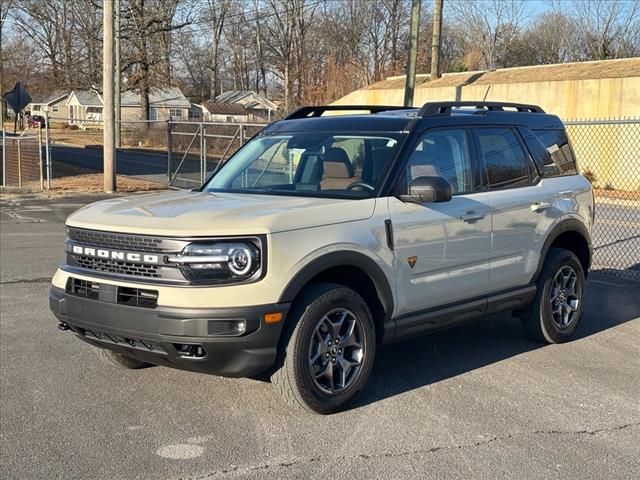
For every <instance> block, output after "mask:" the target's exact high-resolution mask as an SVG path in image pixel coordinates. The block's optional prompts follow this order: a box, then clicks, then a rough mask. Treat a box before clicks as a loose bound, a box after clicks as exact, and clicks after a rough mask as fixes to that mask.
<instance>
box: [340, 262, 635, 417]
mask: <svg viewBox="0 0 640 480" xmlns="http://www.w3.org/2000/svg"><path fill="white" fill-rule="evenodd" d="M638 291H640V282H634V281H629V280H623V279H618V278H615V277H609V276H605V275H599V274H593V275H592V276H591V278H590V281H589V286H588V290H587V294H588V297H587V307H586V310H585V314H584V316H583V318H582V322H581V324H580V326H579V327H578V330H577V332H576V336H575V337H574V340H573V341H576V340H579V339H582V338H585V337H589V336H591V335H594V334H597V333H599V332H602V331H604V330H607V329H610V328H613V327H616V326H618V325H621V324H623V323H626V322H629V321H631V320H634V319H637V318H640V299H639V298H638V296H637V292H638ZM544 347H545V345H544V344H541V343H537V342H534V341H532V340H529V339H528V338H527V337H526V336H525V334H524V330H523V329H522V327H521V326H520V321H519V319H517V318H513V317H511V316H510V315H509V314H500V315H494V316H491V317H487V318H486V319H483V320H479V321H477V322H474V323H470V324H467V325H461V326H458V327H455V328H451V329H448V330H443V331H440V332H434V333H432V334H428V335H424V336H422V337H419V338H415V339H411V340H407V341H403V342H399V343H396V344H391V345H388V346H384V347H381V348H380V349H379V350H378V352H377V354H376V363H375V366H374V370H373V373H372V376H371V378H370V380H369V383H368V385H367V387H365V389H364V391H363V392H362V393H361V395H359V396H358V397H356V399H355V402H354V403H353V404H352V405H351V408H357V407H361V406H364V405H367V404H370V403H373V402H377V401H379V400H383V399H386V398H389V397H393V396H395V395H400V394H402V393H404V392H407V391H410V390H413V389H416V388H420V387H423V386H426V385H430V384H433V383H436V382H439V381H442V380H446V379H448V378H452V377H455V376H457V375H460V374H463V373H466V372H470V371H472V370H475V369H478V368H482V367H484V366H486V365H490V364H493V363H496V362H500V361H501V360H505V359H507V358H510V357H514V356H516V355H520V354H522V353H525V352H528V351H531V350H535V349H538V348H544Z"/></svg>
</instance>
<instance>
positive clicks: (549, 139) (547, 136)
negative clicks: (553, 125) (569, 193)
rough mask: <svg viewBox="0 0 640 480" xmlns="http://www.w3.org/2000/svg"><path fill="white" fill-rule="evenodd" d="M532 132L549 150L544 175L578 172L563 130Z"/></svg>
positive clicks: (553, 175)
mask: <svg viewBox="0 0 640 480" xmlns="http://www.w3.org/2000/svg"><path fill="white" fill-rule="evenodd" d="M533 133H535V135H536V137H537V138H538V140H539V141H540V143H542V145H543V146H544V147H545V148H546V149H547V151H548V152H549V157H547V158H546V160H545V162H544V167H543V169H544V176H545V177H558V176H563V175H575V174H577V173H578V169H577V167H576V158H575V154H574V153H573V148H572V147H571V144H570V143H569V139H568V138H567V133H566V132H565V131H564V130H561V129H554V130H533Z"/></svg>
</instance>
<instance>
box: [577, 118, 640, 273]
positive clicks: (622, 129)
mask: <svg viewBox="0 0 640 480" xmlns="http://www.w3.org/2000/svg"><path fill="white" fill-rule="evenodd" d="M565 125H566V127H567V133H568V135H569V138H570V139H571V143H572V144H573V148H574V150H575V153H576V158H577V160H578V166H579V168H580V172H581V173H582V174H583V175H584V176H586V177H587V178H588V179H589V180H590V181H591V183H592V184H593V188H594V194H595V200H596V221H595V225H594V231H593V246H594V256H593V268H594V269H596V270H601V271H603V272H605V273H608V274H611V275H616V276H623V277H626V278H633V279H637V280H640V119H625V120H581V121H568V122H565Z"/></svg>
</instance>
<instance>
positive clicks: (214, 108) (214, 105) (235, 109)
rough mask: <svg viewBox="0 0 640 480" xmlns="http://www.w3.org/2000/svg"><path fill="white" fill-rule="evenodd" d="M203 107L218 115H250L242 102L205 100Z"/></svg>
mask: <svg viewBox="0 0 640 480" xmlns="http://www.w3.org/2000/svg"><path fill="white" fill-rule="evenodd" d="M202 107H204V108H206V109H207V111H208V112H209V113H212V114H214V115H215V114H218V115H248V114H249V112H247V109H246V108H245V107H244V105H242V104H240V103H218V102H204V103H203V104H202Z"/></svg>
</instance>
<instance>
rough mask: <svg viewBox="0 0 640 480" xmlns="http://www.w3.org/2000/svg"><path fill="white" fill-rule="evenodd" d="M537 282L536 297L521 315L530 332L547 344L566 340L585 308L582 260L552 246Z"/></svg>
mask: <svg viewBox="0 0 640 480" xmlns="http://www.w3.org/2000/svg"><path fill="white" fill-rule="evenodd" d="M536 283H537V287H538V290H537V292H536V297H535V299H534V301H533V303H532V304H531V305H530V306H529V307H527V308H526V309H525V310H524V312H523V314H522V317H521V318H522V325H523V327H524V329H525V331H526V332H527V335H528V336H529V337H530V338H531V339H533V340H537V341H540V342H545V343H562V342H566V341H567V340H569V339H570V338H571V336H572V335H573V334H574V332H575V331H576V329H577V328H578V325H579V324H580V320H581V319H582V312H583V310H584V300H585V283H586V282H585V276H584V270H583V269H582V264H581V263H580V260H578V257H576V255H575V254H574V253H573V252H571V251H569V250H565V249H563V248H552V249H550V250H549V253H548V254H547V258H546V259H545V262H544V266H543V268H542V272H541V273H540V276H539V277H538V281H537V282H536Z"/></svg>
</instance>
